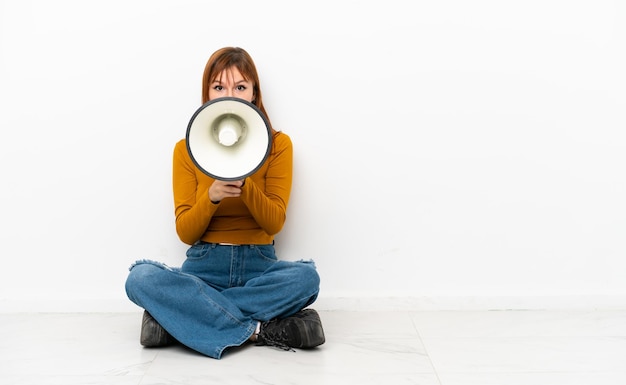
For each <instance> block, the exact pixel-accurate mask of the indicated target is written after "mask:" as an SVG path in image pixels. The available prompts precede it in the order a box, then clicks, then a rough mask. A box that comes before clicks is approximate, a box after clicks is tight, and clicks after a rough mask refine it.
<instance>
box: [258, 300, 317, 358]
mask: <svg viewBox="0 0 626 385" xmlns="http://www.w3.org/2000/svg"><path fill="white" fill-rule="evenodd" d="M325 341H326V339H325V338H324V329H323V328H322V321H321V320H320V316H319V314H317V312H316V311H315V310H313V309H304V310H300V311H299V312H297V313H296V314H294V315H292V316H290V317H286V318H281V319H273V320H271V321H267V322H263V323H262V324H261V330H260V332H259V335H258V338H257V343H256V344H257V345H267V346H276V347H279V348H281V349H284V350H293V349H291V348H299V349H311V348H314V347H316V346H319V345H321V344H323V343H324V342H325Z"/></svg>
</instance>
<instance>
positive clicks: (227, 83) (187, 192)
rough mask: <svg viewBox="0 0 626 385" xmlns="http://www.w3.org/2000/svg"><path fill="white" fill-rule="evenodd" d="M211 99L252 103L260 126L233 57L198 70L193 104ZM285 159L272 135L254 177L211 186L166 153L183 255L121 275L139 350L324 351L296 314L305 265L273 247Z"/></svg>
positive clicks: (307, 291) (286, 150) (240, 53)
mask: <svg viewBox="0 0 626 385" xmlns="http://www.w3.org/2000/svg"><path fill="white" fill-rule="evenodd" d="M221 97H235V98H239V99H243V100H245V101H248V102H251V103H253V104H254V105H255V106H256V107H258V109H259V110H260V111H261V112H262V113H263V114H264V115H265V116H266V118H267V119H268V122H269V117H268V116H267V113H266V111H265V108H264V106H263V99H262V94H261V87H260V84H259V77H258V74H257V70H256V67H255V65H254V62H253V60H252V58H251V57H250V55H249V54H248V53H247V52H246V51H245V50H243V49H241V48H234V47H226V48H222V49H220V50H218V51H216V52H215V53H214V54H213V55H211V57H210V58H209V60H208V62H207V64H206V67H205V70H204V75H203V79H202V103H206V102H208V101H210V100H213V99H216V98H221ZM292 156H293V149H292V143H291V139H290V138H289V136H288V135H286V134H285V133H283V132H279V131H275V130H274V129H273V128H272V148H271V151H270V154H269V156H268V158H267V160H266V161H265V162H264V164H263V165H262V166H261V167H260V169H259V170H258V171H256V172H255V173H254V174H252V175H251V176H249V177H247V178H245V179H243V180H237V181H221V180H216V179H213V178H211V177H209V176H207V175H205V174H204V173H203V172H202V171H201V170H200V169H198V167H196V166H195V165H194V163H193V161H192V159H191V157H190V155H189V153H188V151H187V147H186V141H185V139H183V140H180V141H179V142H178V143H177V144H176V146H175V149H174V160H173V189H174V204H175V214H176V231H177V233H178V236H179V238H180V239H181V240H182V241H183V242H185V243H187V244H189V245H191V247H190V248H189V249H188V251H187V259H186V260H185V262H184V263H183V265H182V266H181V267H180V268H171V267H169V266H166V265H164V264H162V263H159V262H155V261H150V260H141V261H137V262H136V263H135V264H133V266H131V268H130V274H129V276H128V279H127V281H126V292H127V294H128V297H129V298H130V300H131V301H133V302H134V303H135V304H137V305H139V306H140V307H142V308H144V309H145V311H144V316H143V319H142V330H141V337H140V342H141V344H142V345H144V346H146V347H154V346H163V345H168V344H170V343H172V342H173V341H179V342H181V343H182V344H184V345H186V346H188V347H190V348H192V349H194V350H196V351H198V352H200V353H202V354H205V355H207V356H209V357H213V358H216V359H219V358H221V357H222V354H223V353H224V351H225V350H226V349H227V348H229V347H233V346H240V345H242V344H244V343H246V342H247V341H252V342H255V343H256V344H257V345H270V346H279V347H281V348H284V349H285V350H289V349H291V348H313V347H316V346H319V345H321V344H323V343H324V342H325V338H324V331H323V328H322V324H321V321H320V318H319V315H318V314H317V312H316V311H315V310H313V309H306V307H307V306H309V305H310V304H312V303H313V302H314V301H315V299H316V298H317V295H318V292H319V276H318V273H317V270H316V268H315V265H314V263H313V262H312V261H308V262H307V261H298V262H290V261H279V260H278V259H277V257H276V254H275V250H274V246H273V242H274V235H275V234H277V233H278V232H279V231H280V230H281V229H282V226H283V224H284V222H285V218H286V210H287V204H288V202H289V195H290V192H291V182H292ZM303 309H304V310H303Z"/></svg>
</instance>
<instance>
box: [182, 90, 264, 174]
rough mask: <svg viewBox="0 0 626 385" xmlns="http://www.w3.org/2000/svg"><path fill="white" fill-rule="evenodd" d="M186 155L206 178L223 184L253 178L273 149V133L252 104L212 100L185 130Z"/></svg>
mask: <svg viewBox="0 0 626 385" xmlns="http://www.w3.org/2000/svg"><path fill="white" fill-rule="evenodd" d="M186 139H187V151H188V152H189V155H190V156H191V159H192V161H193V162H194V164H195V165H196V166H197V167H198V168H199V169H200V170H201V171H202V172H203V173H204V174H206V175H208V176H210V177H212V178H214V179H220V180H224V181H232V180H240V179H244V178H246V177H248V176H250V175H252V174H254V173H255V172H256V171H257V170H258V169H259V168H260V167H261V166H262V165H263V163H264V162H265V160H266V159H267V157H268V155H269V153H270V149H271V147H272V130H271V128H270V124H269V122H268V120H267V118H266V117H265V115H264V114H263V113H262V112H261V110H259V108H258V107H257V106H255V105H254V104H252V103H250V102H248V101H246V100H243V99H237V98H233V97H223V98H218V99H213V100H210V101H208V102H206V103H205V104H203V105H202V106H201V107H200V108H198V110H197V111H196V112H195V113H194V114H193V116H192V117H191V120H190V121H189V125H188V126H187V135H186Z"/></svg>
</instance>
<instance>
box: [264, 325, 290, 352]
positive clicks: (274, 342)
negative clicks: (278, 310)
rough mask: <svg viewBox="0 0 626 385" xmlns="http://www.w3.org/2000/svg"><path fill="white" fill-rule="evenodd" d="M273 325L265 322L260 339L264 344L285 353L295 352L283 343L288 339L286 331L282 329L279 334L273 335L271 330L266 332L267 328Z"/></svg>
mask: <svg viewBox="0 0 626 385" xmlns="http://www.w3.org/2000/svg"><path fill="white" fill-rule="evenodd" d="M271 323H272V321H269V322H264V323H263V324H262V326H261V332H260V333H259V336H258V339H260V340H261V342H262V343H264V344H265V345H267V346H272V347H276V348H279V349H282V350H284V351H292V352H295V350H294V349H293V348H292V347H291V346H289V345H287V344H286V343H284V342H283V341H285V340H286V339H287V338H286V337H285V330H284V329H281V330H280V332H279V333H272V332H271V329H270V331H268V330H266V329H267V326H268V325H270V324H271Z"/></svg>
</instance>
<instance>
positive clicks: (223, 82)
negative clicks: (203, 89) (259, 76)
mask: <svg viewBox="0 0 626 385" xmlns="http://www.w3.org/2000/svg"><path fill="white" fill-rule="evenodd" d="M226 96H228V97H234V98H239V99H243V100H246V101H248V102H252V100H253V99H254V84H252V83H251V82H249V81H247V80H245V79H244V78H243V76H242V75H241V73H240V72H239V70H238V69H237V68H236V67H231V68H227V69H225V70H224V71H222V72H221V73H220V74H219V75H217V77H216V78H215V80H213V83H211V85H210V87H209V100H213V99H216V98H222V97H226Z"/></svg>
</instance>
